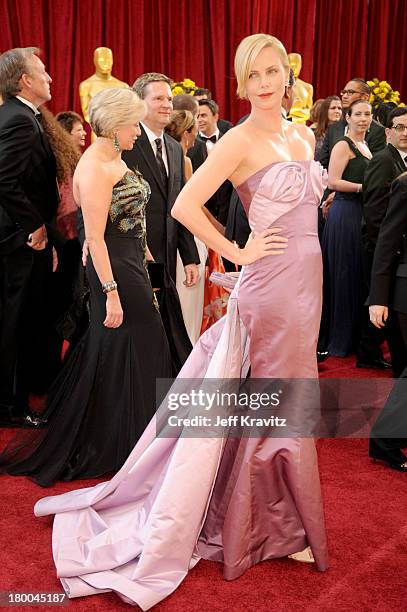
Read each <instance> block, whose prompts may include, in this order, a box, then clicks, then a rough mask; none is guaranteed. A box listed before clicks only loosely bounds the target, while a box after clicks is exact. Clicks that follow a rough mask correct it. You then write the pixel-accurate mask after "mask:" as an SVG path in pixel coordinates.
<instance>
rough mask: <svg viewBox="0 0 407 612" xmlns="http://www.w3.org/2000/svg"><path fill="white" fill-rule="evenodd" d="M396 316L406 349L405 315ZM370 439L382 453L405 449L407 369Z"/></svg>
mask: <svg viewBox="0 0 407 612" xmlns="http://www.w3.org/2000/svg"><path fill="white" fill-rule="evenodd" d="M395 315H397V320H398V325H399V329H400V331H401V336H402V339H403V342H404V344H405V346H406V347H407V314H405V313H400V312H398V313H395ZM371 437H372V438H376V440H375V442H376V445H377V446H379V447H380V448H381V449H382V450H384V451H392V450H398V449H401V448H406V447H407V367H406V368H405V369H404V370H403V372H402V373H401V375H400V378H399V380H398V381H397V382H396V384H395V386H394V388H393V390H392V392H391V393H390V395H389V398H388V400H387V402H386V404H385V406H384V408H383V410H382V412H381V413H380V415H379V417H378V419H377V421H376V423H375V424H374V426H373V428H372V433H371Z"/></svg>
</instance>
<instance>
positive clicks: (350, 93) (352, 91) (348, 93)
mask: <svg viewBox="0 0 407 612" xmlns="http://www.w3.org/2000/svg"><path fill="white" fill-rule="evenodd" d="M355 93H358V94H361V93H362V92H361V91H356V89H342V91H341V96H353V94H355Z"/></svg>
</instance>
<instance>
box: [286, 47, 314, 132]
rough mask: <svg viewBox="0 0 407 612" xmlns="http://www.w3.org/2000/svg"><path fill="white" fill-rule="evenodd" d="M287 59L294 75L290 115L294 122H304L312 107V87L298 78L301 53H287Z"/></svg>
mask: <svg viewBox="0 0 407 612" xmlns="http://www.w3.org/2000/svg"><path fill="white" fill-rule="evenodd" d="M288 60H289V62H290V68H292V69H293V72H294V77H295V85H294V95H293V98H294V99H293V105H292V107H291V111H290V117H291V118H292V120H293V121H294V123H305V122H306V121H307V120H308V119H309V115H310V111H311V108H312V96H313V87H312V85H311V84H310V83H306V82H305V81H302V80H301V79H299V78H298V75H299V74H300V72H301V66H302V60H301V55H300V54H299V53H289V54H288Z"/></svg>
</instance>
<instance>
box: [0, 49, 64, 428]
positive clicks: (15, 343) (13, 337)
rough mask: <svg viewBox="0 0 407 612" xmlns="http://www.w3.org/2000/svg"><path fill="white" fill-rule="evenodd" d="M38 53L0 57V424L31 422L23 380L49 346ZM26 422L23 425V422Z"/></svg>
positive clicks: (49, 201) (49, 257) (49, 178)
mask: <svg viewBox="0 0 407 612" xmlns="http://www.w3.org/2000/svg"><path fill="white" fill-rule="evenodd" d="M51 82H52V81H51V78H50V76H49V75H48V74H47V72H46V71H45V66H44V64H43V63H42V61H41V60H40V58H39V49H37V48H34V47H29V48H25V49H11V50H10V51H6V52H5V53H3V54H2V55H1V56H0V90H1V91H0V93H1V95H2V97H3V101H4V104H3V105H2V106H0V308H1V312H0V421H1V422H2V423H3V424H4V423H6V424H9V423H21V422H23V421H25V422H27V418H26V417H27V415H28V422H31V423H32V422H33V421H32V419H31V415H30V413H29V410H28V393H29V390H30V388H29V387H30V379H32V377H33V371H35V367H36V365H38V363H40V364H41V363H42V357H43V356H44V355H45V353H46V352H47V350H48V348H49V341H50V338H49V333H50V330H49V325H48V324H47V323H48V322H47V320H46V317H47V314H48V306H49V300H48V299H47V298H48V297H49V296H47V293H48V292H49V286H50V283H51V278H52V270H53V267H54V268H55V266H56V252H55V249H53V248H52V245H53V244H57V243H58V233H57V232H56V230H55V229H54V227H53V221H54V218H55V214H56V210H57V205H58V201H59V196H58V189H57V183H56V163H55V158H54V155H53V153H52V151H51V148H50V145H49V142H48V140H47V138H46V136H45V134H44V132H43V129H42V127H41V124H40V121H39V119H40V117H41V114H40V113H39V111H38V107H39V106H40V105H41V104H44V103H45V102H47V101H48V100H50V99H51V94H50V83H51ZM30 419H31V420H30Z"/></svg>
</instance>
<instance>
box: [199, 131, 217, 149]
mask: <svg viewBox="0 0 407 612" xmlns="http://www.w3.org/2000/svg"><path fill="white" fill-rule="evenodd" d="M199 135H200V137H201V138H212V136H216V142H218V140H219V135H220V132H219V129H218V128H216V131H215V132H214V133H213V134H211V135H210V136H207V135H206V134H204V133H203V132H199ZM216 142H211V141H210V140H207V141H206V142H205V144H206V150H207V152H208V154H209V153H210V152H211V151H212V149H213V147H214V146H215V145H216Z"/></svg>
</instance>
